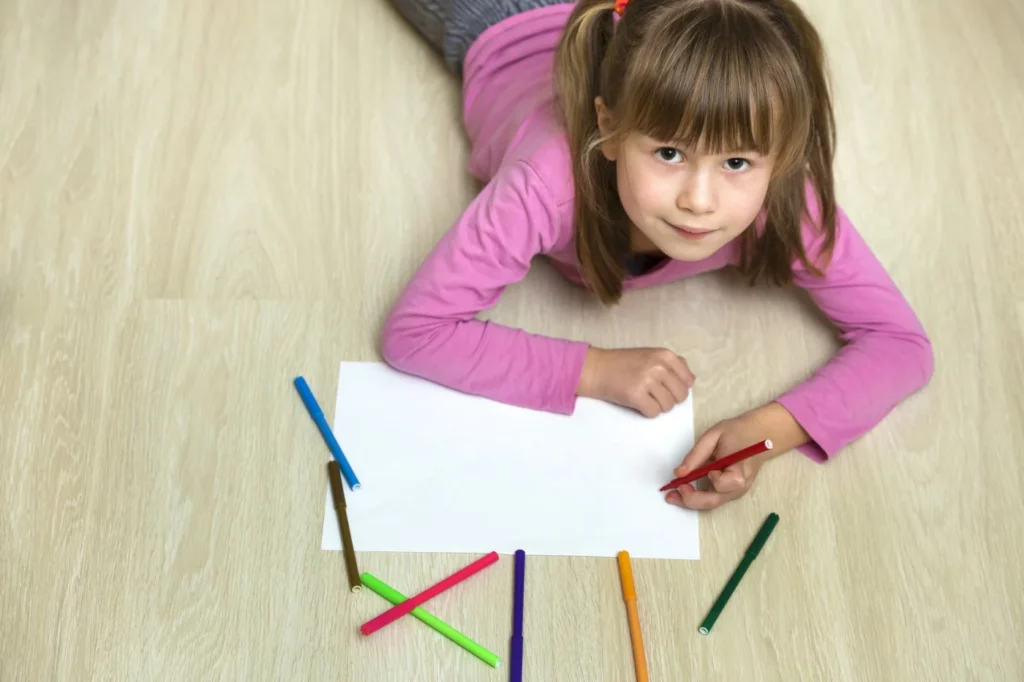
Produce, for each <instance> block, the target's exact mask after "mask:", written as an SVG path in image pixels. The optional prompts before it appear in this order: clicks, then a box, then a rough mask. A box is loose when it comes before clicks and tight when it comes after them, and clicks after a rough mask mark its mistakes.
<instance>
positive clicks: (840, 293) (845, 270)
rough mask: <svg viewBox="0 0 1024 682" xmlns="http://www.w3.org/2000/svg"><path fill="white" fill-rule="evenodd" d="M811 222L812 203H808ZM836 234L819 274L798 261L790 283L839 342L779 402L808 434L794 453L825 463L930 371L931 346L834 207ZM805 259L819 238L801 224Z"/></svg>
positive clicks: (913, 389) (928, 376) (814, 251)
mask: <svg viewBox="0 0 1024 682" xmlns="http://www.w3.org/2000/svg"><path fill="white" fill-rule="evenodd" d="M811 206H812V211H814V212H813V213H812V215H813V216H814V218H815V220H817V217H818V214H817V212H816V211H817V206H816V202H811ZM836 212H837V219H838V224H837V230H838V231H837V234H836V243H835V247H834V250H833V255H832V259H831V261H830V262H828V265H827V269H826V270H825V277H824V278H818V277H815V276H814V275H813V274H811V273H810V272H808V271H807V270H806V268H803V267H802V266H800V265H799V264H798V265H797V266H795V267H794V280H795V283H796V284H797V285H798V286H800V287H802V288H804V289H805V290H806V291H807V292H808V293H809V294H810V296H811V298H813V299H814V301H815V302H816V303H817V304H818V306H819V307H820V308H821V310H822V312H823V313H824V314H825V315H826V316H827V317H828V318H829V319H830V320H831V321H832V323H833V324H834V325H835V326H836V327H837V328H838V331H839V337H840V340H841V341H842V343H843V345H842V347H841V348H840V349H839V350H838V352H837V353H836V355H835V356H834V357H833V358H832V359H831V360H830V361H829V362H828V363H827V364H826V365H825V366H824V367H823V368H821V369H820V370H818V371H817V372H816V373H815V374H814V375H813V376H811V377H810V378H809V379H807V380H806V381H804V382H803V383H802V384H800V385H799V386H797V387H796V388H794V389H793V390H791V391H789V392H788V393H786V394H784V395H783V396H782V397H780V398H779V399H778V402H779V403H781V404H782V405H783V406H784V407H785V408H786V409H787V410H789V412H790V413H791V414H792V415H793V417H794V418H795V419H796V420H797V422H799V423H800V425H801V426H802V427H803V428H804V430H806V431H807V433H808V434H810V436H811V439H812V442H811V443H809V444H808V445H805V446H803V447H801V448H800V450H801V451H802V452H803V453H804V454H806V455H808V456H810V457H811V458H813V459H815V460H817V461H825V460H826V459H828V458H830V457H832V456H834V455H835V454H836V452H838V451H839V450H841V449H842V448H843V447H845V446H846V445H848V444H849V443H850V442H852V441H854V440H855V439H857V438H859V437H860V436H862V435H864V434H865V433H866V432H867V431H868V430H870V429H871V428H873V427H874V426H875V425H876V424H878V423H879V422H880V421H881V420H882V419H883V418H884V417H885V416H886V415H887V414H888V413H889V412H890V411H892V409H893V408H894V407H896V405H897V404H899V402H900V401H902V400H904V399H905V398H907V397H908V396H909V395H911V394H913V393H914V392H916V391H918V390H920V389H921V388H923V387H924V386H925V384H927V383H928V381H929V380H930V379H931V376H932V372H933V369H934V358H933V355H932V347H931V342H930V341H929V340H928V336H927V335H926V333H925V330H924V328H923V327H922V326H921V323H920V321H919V320H918V319H917V316H916V315H915V314H914V311H913V310H911V308H910V305H909V304H908V303H907V301H906V300H905V299H904V297H903V295H902V294H901V293H900V292H899V290H898V289H897V288H896V285H895V284H894V283H893V281H892V279H891V278H890V276H889V274H888V273H887V272H886V271H885V269H884V268H883V267H882V265H881V263H879V262H878V259H877V258H876V257H875V255H874V254H873V253H872V252H871V250H870V248H869V247H868V245H867V244H866V243H865V242H864V240H863V239H862V238H861V236H860V234H858V232H857V231H856V229H855V228H854V226H853V225H852V224H851V223H850V221H849V219H848V218H847V216H846V214H845V212H843V210H842V209H841V208H839V207H838V206H837V208H836ZM804 235H805V244H807V253H808V256H809V257H810V258H811V262H814V263H820V262H821V261H820V260H818V259H817V258H816V256H817V255H818V248H819V247H820V242H821V239H820V235H818V234H816V233H812V232H811V231H810V227H809V225H808V224H807V223H806V222H805V228H804Z"/></svg>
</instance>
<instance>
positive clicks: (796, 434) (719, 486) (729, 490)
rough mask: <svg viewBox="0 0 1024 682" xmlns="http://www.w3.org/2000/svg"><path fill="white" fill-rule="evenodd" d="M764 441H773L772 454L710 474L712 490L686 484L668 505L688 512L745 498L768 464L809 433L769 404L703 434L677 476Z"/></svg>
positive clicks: (781, 409)
mask: <svg viewBox="0 0 1024 682" xmlns="http://www.w3.org/2000/svg"><path fill="white" fill-rule="evenodd" d="M765 438H770V439H771V440H772V445H773V446H774V447H773V448H772V449H771V450H769V451H767V452H764V453H762V454H760V455H754V456H753V457H748V458H747V459H745V460H743V461H742V462H737V463H736V464H733V465H732V466H730V467H727V468H725V469H723V470H721V471H712V472H711V473H709V474H708V480H709V481H710V482H711V487H710V489H708V490H697V489H696V488H694V486H693V484H692V483H687V484H686V485H683V486H681V487H679V488H677V489H676V490H672V491H669V493H668V494H667V495H666V496H665V501H666V502H668V503H670V504H674V505H677V506H680V507H685V508H687V509H715V508H717V507H720V506H722V505H723V504H725V503H726V502H731V501H733V500H735V499H738V498H740V497H743V496H744V495H745V494H746V493H747V491H748V490H750V488H751V486H753V485H754V479H756V478H757V474H758V472H759V471H760V470H761V467H762V466H763V465H764V463H765V462H767V461H768V460H770V459H774V458H775V457H778V456H779V455H781V454H782V453H784V452H786V451H788V450H791V449H792V448H794V447H796V446H797V445H802V444H803V443H806V442H807V441H808V440H809V436H808V435H807V432H806V431H804V430H803V428H801V427H800V425H799V424H798V423H797V422H796V420H795V419H793V417H792V416H791V415H790V414H789V412H788V411H787V410H786V409H785V408H784V407H782V406H781V405H779V404H778V403H770V404H768V405H765V406H764V407H762V408H759V409H757V410H753V411H751V412H747V413H746V414H744V415H741V416H739V417H736V418H734V419H726V420H725V421H722V422H719V423H717V424H715V425H714V426H712V427H711V428H710V429H708V430H707V431H706V432H704V435H702V436H701V437H700V438H699V439H698V440H697V442H696V443H695V444H694V446H693V449H692V450H690V452H689V453H687V455H686V457H684V458H683V463H682V464H681V465H680V466H679V467H677V468H676V470H675V476H676V477H679V476H685V475H686V474H687V472H689V471H693V470H694V469H697V468H698V467H701V466H704V465H705V464H708V463H710V462H714V461H716V460H719V459H721V458H723V457H725V456H727V455H731V454H733V453H734V452H736V451H738V450H741V449H743V448H745V447H747V446H748V445H753V444H754V443H758V442H760V441H762V440H764V439H765Z"/></svg>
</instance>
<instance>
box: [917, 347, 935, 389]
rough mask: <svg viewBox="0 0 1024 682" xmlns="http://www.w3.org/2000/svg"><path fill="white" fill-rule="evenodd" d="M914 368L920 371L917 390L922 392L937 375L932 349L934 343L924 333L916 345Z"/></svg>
mask: <svg viewBox="0 0 1024 682" xmlns="http://www.w3.org/2000/svg"><path fill="white" fill-rule="evenodd" d="M915 346H916V349H915V351H914V366H916V367H917V369H918V376H917V385H916V386H915V387H914V388H915V390H918V391H919V390H921V389H922V388H924V387H925V386H927V385H928V384H929V383H930V382H931V380H932V377H933V376H934V375H935V351H934V350H933V349H932V342H931V341H930V340H929V339H928V336H927V335H926V334H924V333H922V334H921V336H920V338H919V339H918V340H917V343H916V344H915Z"/></svg>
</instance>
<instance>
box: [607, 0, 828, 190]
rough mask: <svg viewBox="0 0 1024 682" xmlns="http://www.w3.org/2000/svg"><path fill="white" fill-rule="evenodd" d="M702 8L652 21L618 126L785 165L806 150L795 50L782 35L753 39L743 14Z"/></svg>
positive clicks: (806, 108)
mask: <svg viewBox="0 0 1024 682" xmlns="http://www.w3.org/2000/svg"><path fill="white" fill-rule="evenodd" d="M707 9H708V6H707V5H705V6H704V7H703V10H704V12H703V14H702V15H701V16H699V17H693V16H683V17H678V18H677V19H676V21H672V22H670V23H667V24H665V25H662V26H660V27H659V28H656V29H654V31H653V34H652V35H651V36H650V37H649V39H648V41H646V43H645V45H644V46H643V47H642V48H640V49H638V50H637V52H636V54H635V55H634V58H633V59H632V60H631V64H630V66H629V69H628V73H627V75H626V79H625V81H626V92H625V93H623V94H624V98H623V100H622V103H623V105H624V108H625V111H624V112H623V117H622V124H623V126H622V127H623V128H624V130H633V131H637V132H640V133H642V134H645V135H648V136H650V137H652V138H654V139H656V140H661V141H664V142H666V143H672V144H673V145H674V146H678V147H680V148H683V149H687V150H697V151H699V152H700V153H705V154H727V153H732V152H750V151H753V152H756V153H758V154H761V155H765V156H766V155H770V154H774V155H776V157H777V165H778V167H779V170H781V171H785V170H788V169H789V168H791V167H793V166H794V165H795V164H797V163H799V162H800V160H801V159H802V158H803V156H804V146H805V141H806V139H807V136H808V129H809V125H810V111H811V106H810V102H809V101H808V96H807V94H806V93H805V92H803V91H802V89H801V87H800V85H799V83H798V82H797V81H796V80H795V79H793V78H792V76H791V74H792V73H793V71H794V69H793V62H794V61H795V56H794V55H793V54H792V52H791V51H790V50H789V49H788V48H787V47H786V45H785V43H784V42H783V41H782V40H781V39H780V40H778V41H772V42H768V43H766V42H765V41H764V40H763V38H762V39H760V40H754V39H753V34H754V33H755V31H757V28H758V27H757V26H756V25H754V21H753V17H751V16H749V14H746V13H730V12H727V11H725V10H726V9H727V8H725V7H719V9H720V10H722V11H721V12H718V13H708V12H707ZM762 34H763V31H762Z"/></svg>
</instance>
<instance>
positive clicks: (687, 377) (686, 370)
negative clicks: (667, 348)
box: [667, 353, 695, 388]
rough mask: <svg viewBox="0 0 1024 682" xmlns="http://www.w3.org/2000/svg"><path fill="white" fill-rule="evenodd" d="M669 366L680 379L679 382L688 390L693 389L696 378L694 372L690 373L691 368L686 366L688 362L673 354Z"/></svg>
mask: <svg viewBox="0 0 1024 682" xmlns="http://www.w3.org/2000/svg"><path fill="white" fill-rule="evenodd" d="M667 364H668V366H669V368H670V369H671V370H672V372H673V373H674V374H675V375H676V376H677V377H679V380H680V381H682V382H683V383H684V384H685V385H686V387H687V388H693V382H694V380H695V377H694V376H693V372H691V371H690V366H689V365H687V364H686V360H684V359H683V358H682V357H680V356H678V355H676V354H674V353H673V354H672V357H671V358H669V359H668V363H667Z"/></svg>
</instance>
